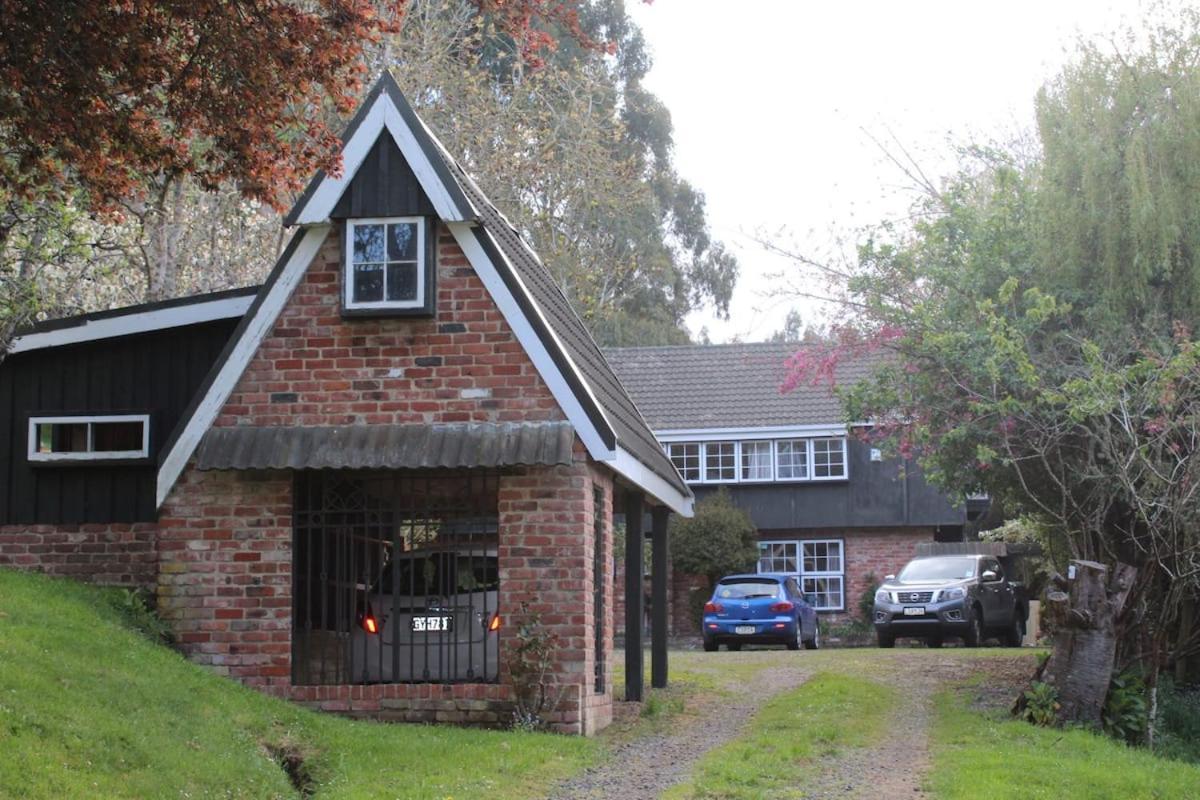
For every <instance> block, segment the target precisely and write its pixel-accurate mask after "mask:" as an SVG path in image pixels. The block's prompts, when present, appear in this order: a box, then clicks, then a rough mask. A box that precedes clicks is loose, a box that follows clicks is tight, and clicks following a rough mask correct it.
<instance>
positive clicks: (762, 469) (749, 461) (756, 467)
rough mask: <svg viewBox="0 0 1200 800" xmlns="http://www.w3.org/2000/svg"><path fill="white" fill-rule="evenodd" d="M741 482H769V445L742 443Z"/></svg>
mask: <svg viewBox="0 0 1200 800" xmlns="http://www.w3.org/2000/svg"><path fill="white" fill-rule="evenodd" d="M741 476H742V480H744V481H769V480H771V443H770V442H742V472H741Z"/></svg>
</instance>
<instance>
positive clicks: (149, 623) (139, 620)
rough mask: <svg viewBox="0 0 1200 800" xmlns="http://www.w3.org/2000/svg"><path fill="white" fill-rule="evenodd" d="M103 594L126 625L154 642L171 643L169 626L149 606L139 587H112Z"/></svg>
mask: <svg viewBox="0 0 1200 800" xmlns="http://www.w3.org/2000/svg"><path fill="white" fill-rule="evenodd" d="M105 596H106V597H107V598H108V602H109V605H111V606H112V608H113V610H115V611H116V612H117V613H118V614H120V615H121V619H122V621H123V622H124V623H125V624H126V625H127V626H128V627H130V628H132V629H133V630H135V631H137V632H138V633H140V634H142V635H143V636H145V637H146V638H147V639H149V640H150V641H152V642H155V643H156V644H171V640H172V636H173V633H172V631H171V626H170V625H168V624H167V623H166V622H164V621H163V620H162V619H161V618H160V617H159V616H158V614H157V613H156V612H155V611H154V609H153V608H151V606H150V603H149V601H148V600H147V598H148V596H149V595H148V593H147V592H145V591H143V590H141V589H113V590H110V591H108V592H106V594H105Z"/></svg>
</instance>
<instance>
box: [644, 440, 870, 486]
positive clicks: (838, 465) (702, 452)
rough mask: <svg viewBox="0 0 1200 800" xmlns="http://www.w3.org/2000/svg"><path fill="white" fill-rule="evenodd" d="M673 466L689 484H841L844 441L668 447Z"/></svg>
mask: <svg viewBox="0 0 1200 800" xmlns="http://www.w3.org/2000/svg"><path fill="white" fill-rule="evenodd" d="M663 449H664V451H665V452H666V453H667V455H668V457H670V459H671V463H672V464H674V465H675V468H676V469H677V470H679V474H680V475H681V476H682V477H683V479H684V480H685V481H687V482H688V483H765V482H769V481H780V482H792V481H821V480H841V479H845V478H846V477H847V474H848V469H847V461H848V459H847V450H846V437H844V436H834V437H821V438H806V439H800V438H797V439H750V440H745V441H709V442H703V441H699V442H669V443H667V444H665V445H663Z"/></svg>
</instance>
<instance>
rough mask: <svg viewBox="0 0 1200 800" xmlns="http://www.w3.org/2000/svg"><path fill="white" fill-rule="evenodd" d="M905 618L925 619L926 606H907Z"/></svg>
mask: <svg viewBox="0 0 1200 800" xmlns="http://www.w3.org/2000/svg"><path fill="white" fill-rule="evenodd" d="M904 616H906V617H923V616H925V606H905V608H904Z"/></svg>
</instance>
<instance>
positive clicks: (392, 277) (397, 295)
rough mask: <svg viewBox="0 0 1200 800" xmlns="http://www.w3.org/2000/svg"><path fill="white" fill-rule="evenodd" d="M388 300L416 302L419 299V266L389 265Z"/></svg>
mask: <svg viewBox="0 0 1200 800" xmlns="http://www.w3.org/2000/svg"><path fill="white" fill-rule="evenodd" d="M387 299H388V300H416V299H417V265H416V264H388V266H387Z"/></svg>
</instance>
